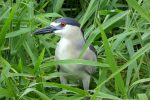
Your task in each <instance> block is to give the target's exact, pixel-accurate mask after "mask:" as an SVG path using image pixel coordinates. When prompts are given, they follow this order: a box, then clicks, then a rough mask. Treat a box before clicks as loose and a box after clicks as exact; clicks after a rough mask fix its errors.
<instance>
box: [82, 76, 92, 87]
mask: <svg viewBox="0 0 150 100" xmlns="http://www.w3.org/2000/svg"><path fill="white" fill-rule="evenodd" d="M90 79H91V76H90V75H87V74H86V76H85V77H83V79H82V83H83V88H84V90H89V86H90Z"/></svg>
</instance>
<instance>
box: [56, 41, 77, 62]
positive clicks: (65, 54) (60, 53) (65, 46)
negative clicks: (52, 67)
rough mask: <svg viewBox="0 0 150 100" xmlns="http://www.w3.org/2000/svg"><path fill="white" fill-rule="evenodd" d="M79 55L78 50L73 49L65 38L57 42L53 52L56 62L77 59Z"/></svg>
mask: <svg viewBox="0 0 150 100" xmlns="http://www.w3.org/2000/svg"><path fill="white" fill-rule="evenodd" d="M79 53H80V52H79V51H78V50H76V49H74V45H73V44H72V43H71V41H70V40H68V39H65V38H62V39H61V40H60V41H59V43H58V44H57V47H56V50H55V56H56V59H58V60H64V59H72V58H77V57H78V56H79Z"/></svg>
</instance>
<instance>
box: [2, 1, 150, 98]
mask: <svg viewBox="0 0 150 100" xmlns="http://www.w3.org/2000/svg"><path fill="white" fill-rule="evenodd" d="M63 16H68V17H73V18H75V19H76V20H77V21H79V22H80V23H81V28H83V30H84V36H85V38H86V39H87V41H86V44H85V46H84V47H83V50H82V52H81V55H82V54H83V53H84V50H86V48H87V47H88V46H89V45H90V44H91V43H92V44H93V45H94V47H95V48H96V51H97V55H98V62H91V61H86V60H81V59H75V60H63V61H56V60H54V49H55V46H56V43H57V41H58V40H59V37H57V36H52V35H44V36H32V32H33V31H34V30H35V29H38V28H40V27H45V26H47V25H49V24H50V23H51V22H52V21H54V20H55V19H56V18H59V17H63ZM149 22H150V0H0V98H1V99H9V100H17V99H21V100H30V99H31V100H36V99H39V98H41V99H43V100H50V99H55V100H60V99H64V100H70V99H74V100H81V99H82V98H83V97H84V96H91V99H92V100H95V99H96V98H97V99H98V100H100V99H103V98H107V99H114V100H124V99H132V100H133V99H139V100H148V99H150V78H149V77H150V54H149V50H150V42H149V41H150V36H149V35H150V28H149ZM43 48H44V49H43ZM74 63H76V64H87V65H94V66H97V73H96V74H95V75H94V76H93V78H92V79H93V81H92V83H91V89H90V92H91V93H88V92H87V91H84V90H83V89H82V86H81V87H80V86H79V87H80V88H78V87H72V85H74V83H72V84H69V85H63V84H60V83H59V78H58V77H59V76H60V75H62V74H63V75H64V73H59V72H57V71H56V70H55V65H57V64H74ZM62 88H63V89H62ZM66 91H67V92H68V94H67V95H64V93H65V92H66Z"/></svg>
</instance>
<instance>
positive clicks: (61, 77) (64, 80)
mask: <svg viewBox="0 0 150 100" xmlns="http://www.w3.org/2000/svg"><path fill="white" fill-rule="evenodd" d="M60 82H61V84H67V79H66V78H65V77H64V76H60Z"/></svg>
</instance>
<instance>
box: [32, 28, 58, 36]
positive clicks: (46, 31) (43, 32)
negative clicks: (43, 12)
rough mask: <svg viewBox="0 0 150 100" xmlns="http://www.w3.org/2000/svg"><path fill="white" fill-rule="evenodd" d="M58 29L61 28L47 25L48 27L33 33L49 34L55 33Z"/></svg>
mask: <svg viewBox="0 0 150 100" xmlns="http://www.w3.org/2000/svg"><path fill="white" fill-rule="evenodd" d="M58 29H59V28H58V27H55V26H49V27H46V28H42V29H39V30H36V31H35V32H33V34H35V35H40V34H48V33H53V32H54V31H55V30H58Z"/></svg>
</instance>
